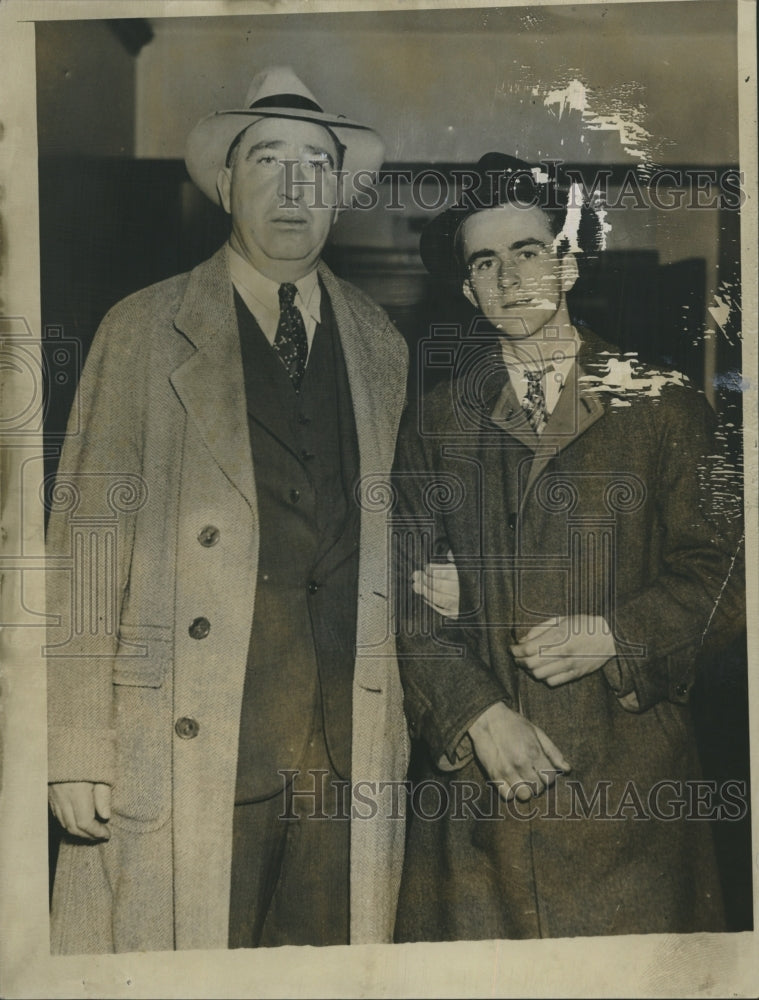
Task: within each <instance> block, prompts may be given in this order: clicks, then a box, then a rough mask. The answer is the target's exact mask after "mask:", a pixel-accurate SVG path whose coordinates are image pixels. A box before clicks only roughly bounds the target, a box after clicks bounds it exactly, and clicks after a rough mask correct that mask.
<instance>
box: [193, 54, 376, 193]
mask: <svg viewBox="0 0 759 1000" xmlns="http://www.w3.org/2000/svg"><path fill="white" fill-rule="evenodd" d="M261 118H291V119H294V120H296V121H304V122H314V123H315V124H317V125H324V126H327V127H328V128H330V129H331V130H332V131H333V132H334V133H335V135H336V136H337V138H338V140H339V141H340V142H341V143H342V144H343V146H345V157H344V161H343V170H345V171H346V180H347V184H346V187H345V193H346V197H349V195H350V192H351V191H352V184H351V179H352V178H353V176H354V175H355V173H356V171H358V170H368V171H375V170H379V167H380V165H381V164H382V160H383V157H384V152H385V150H384V144H383V142H382V139H381V138H380V136H379V135H378V134H377V132H375V131H374V129H371V128H369V126H368V125H360V124H359V123H358V122H354V121H351V120H350V119H349V118H346V117H345V115H338V114H329V113H328V112H326V111H323V110H322V108H321V106H320V105H319V104H318V102H317V101H316V98H315V97H314V95H313V94H312V93H311V91H310V90H309V89H308V87H306V86H305V85H304V84H303V83H301V81H300V80H299V79H298V77H297V76H296V75H295V73H294V72H293V70H292V69H291V68H290V67H289V66H270V67H269V68H268V69H264V70H262V71H261V72H260V73H258V74H257V75H256V76H255V77H254V78H253V81H252V82H251V85H250V87H249V89H248V94H247V97H246V98H245V107H244V108H235V109H232V110H229V111H214V112H213V113H212V114H210V115H208V116H207V117H206V118H203V119H202V120H201V121H199V122H198V124H197V125H196V126H195V128H194V129H193V130H192V132H191V133H190V135H189V138H188V139H187V148H186V151H185V163H186V164H187V170H188V172H189V174H190V177H191V178H192V179H193V181H194V182H195V183H196V184H197V186H198V187H199V188H200V190H201V191H202V192H203V194H205V195H207V197H209V198H210V199H211V201H213V202H216V204H218V203H219V195H218V192H217V190H216V178H217V175H218V173H219V170H220V169H221V167H223V166H224V164H225V162H226V158H227V153H228V151H229V147H230V146H231V145H232V143H233V141H234V140H235V139H236V138H237V136H238V135H239V134H240V133H241V132H244V131H245V129H246V128H247V127H248V126H249V125H251V124H252V123H253V122H255V121H258V120H260V119H261ZM348 204H350V201H349V200H348Z"/></svg>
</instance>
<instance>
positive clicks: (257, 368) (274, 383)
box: [235, 296, 319, 453]
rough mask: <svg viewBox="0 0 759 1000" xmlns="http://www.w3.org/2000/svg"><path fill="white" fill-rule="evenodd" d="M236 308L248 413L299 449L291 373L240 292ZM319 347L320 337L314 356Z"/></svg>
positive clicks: (278, 436) (288, 445)
mask: <svg viewBox="0 0 759 1000" xmlns="http://www.w3.org/2000/svg"><path fill="white" fill-rule="evenodd" d="M235 308H236V313H237V319H238V324H239V329H240V350H241V352H242V363H243V377H244V379H245V392H246V399H247V407H248V413H249V414H250V416H251V417H252V418H253V420H255V421H256V422H257V423H259V424H260V425H261V426H262V427H265V428H266V430H267V431H268V432H269V433H270V434H273V435H274V437H276V438H277V440H278V441H279V442H280V444H282V445H284V446H285V447H286V448H288V449H289V450H290V451H292V452H293V453H297V450H298V444H297V440H296V433H295V428H294V427H293V426H292V423H291V415H292V407H291V406H290V405H289V403H288V400H287V397H288V395H289V394H290V393H294V389H293V386H292V383H291V381H290V376H289V375H288V374H287V372H286V371H285V367H284V365H283V364H282V362H281V361H280V360H279V358H278V357H277V355H276V353H275V352H274V351H273V350H272V347H271V344H270V343H269V341H268V340H267V339H266V337H265V336H264V333H263V331H262V330H261V328H260V326H259V325H258V323H257V322H256V320H255V318H254V317H253V316H252V315H251V314H250V312H249V311H248V308H247V306H246V305H245V304H244V303H243V302H242V300H241V299H240V298H239V297H238V296H235ZM318 336H319V334H318V331H317V337H318ZM315 347H316V338H314V344H313V346H312V357H313V351H314V348H315Z"/></svg>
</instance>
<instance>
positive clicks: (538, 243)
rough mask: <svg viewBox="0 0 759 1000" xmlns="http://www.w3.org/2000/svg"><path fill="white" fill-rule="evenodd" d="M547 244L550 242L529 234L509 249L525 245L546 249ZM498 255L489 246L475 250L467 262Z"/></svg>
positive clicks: (510, 245) (519, 248)
mask: <svg viewBox="0 0 759 1000" xmlns="http://www.w3.org/2000/svg"><path fill="white" fill-rule="evenodd" d="M547 246H548V244H547V243H546V242H545V240H539V239H538V238H537V236H528V237H527V238H526V239H523V240H516V241H515V242H514V243H511V244H509V246H508V247H507V249H508V250H521V249H522V248H523V247H542V248H543V249H545V247H547ZM497 256H498V254H497V253H496V251H495V250H490V249H487V248H483V249H482V250H475V252H474V253H473V254H472V255H471V257H468V258H467V264H473V263H474V262H475V261H476V260H479V259H480V258H481V257H497Z"/></svg>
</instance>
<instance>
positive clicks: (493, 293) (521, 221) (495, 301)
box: [461, 205, 576, 340]
mask: <svg viewBox="0 0 759 1000" xmlns="http://www.w3.org/2000/svg"><path fill="white" fill-rule="evenodd" d="M461 246H462V251H463V257H464V263H465V265H466V270H467V278H466V280H465V281H464V289H463V290H464V294H465V295H466V297H467V298H468V299H469V301H470V302H471V303H472V304H473V305H475V306H477V307H478V308H479V309H480V311H481V312H482V314H483V315H484V316H486V317H487V318H488V319H489V320H490V322H491V323H492V324H493V325H494V326H495V327H497V328H498V329H499V330H502V331H503V333H504V335H505V336H506V337H509V338H510V339H515V340H519V339H523V338H525V337H531V336H532V335H533V334H535V333H536V332H537V331H539V330H541V329H542V328H543V327H544V326H550V325H552V324H555V325H557V326H559V325H563V324H564V323H565V322H568V316H566V317H565V312H566V306H565V302H564V296H563V292H564V290H565V289H566V287H567V283H568V282H567V277H568V276H569V277H570V279H571V280H570V282H569V287H571V284H572V283H573V282H574V277H575V276H576V271H575V270H574V258H571V260H566V261H562V260H559V258H558V257H557V254H556V250H555V247H554V235H553V233H552V231H551V227H550V225H549V222H548V217H547V216H546V214H545V213H544V212H543V211H542V209H540V208H539V207H537V206H534V205H533V206H530V207H518V206H515V205H504V206H501V207H499V208H492V209H487V210H486V211H484V212H477V213H475V214H474V215H471V216H469V218H468V219H466V220H465V221H464V223H463V226H462V231H461ZM568 268H569V269H570V270H571V273H570V270H568Z"/></svg>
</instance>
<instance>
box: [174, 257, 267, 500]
mask: <svg viewBox="0 0 759 1000" xmlns="http://www.w3.org/2000/svg"><path fill="white" fill-rule="evenodd" d="M174 322H175V326H176V327H177V329H178V330H179V331H180V332H181V333H183V334H184V335H185V336H186V337H187V338H188V340H189V341H190V342H191V343H192V344H193V345H194V346H195V348H196V351H195V353H194V354H192V355H191V356H190V357H189V358H188V359H187V360H186V361H185V362H183V363H182V364H181V365H180V366H179V367H178V368H177V369H175V371H174V372H172V374H171V384H172V385H173V386H174V389H175V391H176V393H177V395H178V396H179V398H180V399H181V401H182V404H183V405H184V407H185V409H186V410H187V413H188V415H189V417H190V419H191V420H193V421H194V422H195V424H196V425H197V427H198V430H199V432H200V435H201V437H202V439H203V441H204V442H205V444H206V446H207V447H208V449H209V451H210V452H211V454H212V455H213V457H214V459H215V460H216V462H217V463H218V465H219V467H220V468H221V470H222V471H223V472H224V474H225V475H226V476H227V478H228V479H229V480H230V482H231V483H232V484H233V485H234V486H235V487H236V488H237V489H238V490H239V491H240V493H242V495H243V496H244V497H245V499H246V500H247V501H248V503H249V504H250V506H251V508H253V509H255V487H254V482H253V461H252V458H251V452H250V440H249V433H248V421H247V411H246V401H245V382H244V378H243V367H242V356H241V353H240V337H239V333H238V328H237V317H236V315H235V309H234V301H233V297H232V283H231V279H230V276H229V267H228V265H227V256H226V249H225V248H224V247H223V248H222V249H221V250H219V251H217V253H215V254H214V256H213V257H211V258H210V259H209V260H208V261H206V262H205V263H204V264H201V265H200V266H199V267H197V268H196V269H195V270H194V271H193V272H192V274H191V275H190V279H189V282H188V285H187V290H186V292H185V296H184V299H183V301H182V305H181V307H180V309H179V312H178V313H177V316H176V319H175V321H174Z"/></svg>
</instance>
